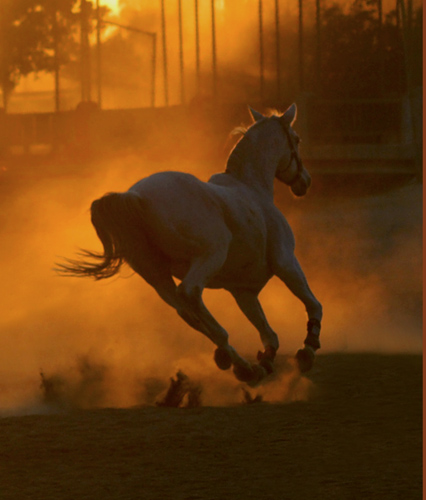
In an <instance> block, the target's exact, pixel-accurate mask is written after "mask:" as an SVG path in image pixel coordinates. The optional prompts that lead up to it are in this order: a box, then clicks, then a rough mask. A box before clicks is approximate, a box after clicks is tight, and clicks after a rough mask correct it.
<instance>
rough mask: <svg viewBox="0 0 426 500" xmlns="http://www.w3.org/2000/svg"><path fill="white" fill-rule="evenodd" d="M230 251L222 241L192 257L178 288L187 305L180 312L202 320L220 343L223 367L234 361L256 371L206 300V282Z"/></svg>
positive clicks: (205, 330)
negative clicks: (236, 349) (218, 244)
mask: <svg viewBox="0 0 426 500" xmlns="http://www.w3.org/2000/svg"><path fill="white" fill-rule="evenodd" d="M222 243H223V242H222ZM227 254H228V248H227V245H224V244H222V245H220V246H216V247H215V248H213V249H211V250H210V251H209V252H208V253H205V254H203V255H199V256H197V257H196V258H194V259H193V260H192V262H191V264H190V268H189V271H188V273H187V274H186V276H185V277H184V279H183V280H182V283H181V284H180V285H179V286H178V288H177V294H178V297H179V299H180V300H181V304H182V305H183V308H182V310H181V311H180V312H179V314H180V315H181V316H182V317H183V318H184V319H185V320H186V321H187V317H191V318H194V317H195V318H196V319H197V321H199V322H200V323H201V325H202V327H201V328H200V329H199V330H200V331H202V333H204V335H206V336H207V337H208V338H209V339H210V340H211V341H212V342H213V343H214V344H215V345H216V346H217V347H218V348H217V349H216V352H215V361H216V364H217V365H218V367H219V368H221V369H223V370H226V369H228V368H230V367H231V365H232V364H233V365H234V366H237V365H238V366H240V367H243V368H244V369H245V370H247V372H250V373H251V374H252V368H251V364H250V363H249V362H248V361H246V360H245V359H244V358H242V357H241V356H239V354H238V353H237V352H236V351H235V349H234V348H232V347H231V346H230V345H229V343H228V333H227V332H226V330H225V329H224V328H223V327H222V326H221V325H220V324H219V323H218V322H217V321H216V320H215V318H214V317H213V316H212V315H211V313H210V312H209V310H208V309H207V308H206V306H205V305H204V302H203V300H202V292H203V290H204V288H205V286H206V284H207V283H208V281H209V279H210V278H211V277H212V276H214V275H215V274H216V273H217V272H218V271H219V270H220V269H221V267H222V266H223V264H224V262H225V260H226V257H227ZM249 376H250V375H248V377H249Z"/></svg>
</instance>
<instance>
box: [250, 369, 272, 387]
mask: <svg viewBox="0 0 426 500" xmlns="http://www.w3.org/2000/svg"><path fill="white" fill-rule="evenodd" d="M252 369H253V376H252V379H251V380H248V381H247V385H249V386H250V387H256V386H257V385H259V384H260V382H262V380H263V379H264V378H266V377H267V376H268V375H270V373H269V372H268V371H267V370H266V369H265V368H264V367H263V366H262V365H261V364H259V365H252Z"/></svg>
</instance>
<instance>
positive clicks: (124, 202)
mask: <svg viewBox="0 0 426 500" xmlns="http://www.w3.org/2000/svg"><path fill="white" fill-rule="evenodd" d="M251 113H252V116H253V118H254V119H255V123H254V124H253V125H252V126H251V127H250V128H248V130H247V131H246V133H245V134H244V136H243V137H242V139H241V140H240V141H239V142H238V143H237V145H236V146H235V148H234V150H233V151H232V153H231V155H230V156H229V158H228V162H227V166H226V170H225V172H223V173H220V174H215V175H213V176H212V177H211V178H210V179H209V181H208V182H207V183H206V182H202V181H200V180H199V179H197V178H196V177H194V176H193V175H190V174H185V173H182V172H159V173H157V174H154V175H151V176H149V177H146V178H144V179H142V180H141V181H139V182H137V183H136V184H135V185H133V186H132V187H131V188H130V189H129V190H128V191H126V192H124V193H110V194H107V195H105V196H103V197H102V198H100V199H98V200H95V201H94V202H93V203H92V207H91V215H92V223H93V225H94V227H95V229H96V232H97V234H98V236H99V239H100V240H101V242H102V244H103V247H104V251H103V253H102V254H98V253H94V252H89V251H85V252H84V253H83V255H84V256H85V257H87V258H88V260H86V261H78V260H69V259H68V260H67V261H66V263H64V264H61V265H60V266H59V271H60V272H62V274H66V275H71V276H92V277H94V278H95V279H96V280H99V279H103V278H108V277H110V276H113V275H115V274H117V273H118V272H119V269H120V267H121V265H122V263H123V262H127V263H128V264H129V265H130V266H131V267H132V268H133V269H134V271H135V272H136V273H138V274H139V275H140V276H141V277H142V278H144V279H145V280H146V281H147V282H148V283H149V284H150V285H151V286H152V287H153V288H154V289H155V290H156V291H157V293H158V294H159V295H160V297H161V298H162V299H163V300H164V301H165V302H166V303H167V304H169V305H170V306H171V307H173V308H174V309H175V310H176V311H177V313H178V314H179V315H180V316H181V317H182V318H183V319H184V321H186V322H187V323H188V324H189V325H190V326H191V327H192V328H194V329H196V330H198V331H199V332H201V333H203V334H204V335H206V336H207V337H208V338H209V339H210V340H211V341H212V342H213V343H214V344H215V345H216V346H217V349H216V351H215V356H214V359H215V361H216V364H217V365H218V367H219V368H221V369H228V368H230V367H231V366H233V370H234V373H235V375H236V377H237V378H238V379H239V380H243V381H246V382H247V383H249V384H251V385H255V384H257V383H259V382H260V381H261V380H262V379H263V378H264V377H266V376H267V375H268V374H270V373H272V371H273V361H274V358H275V354H276V351H277V349H278V347H279V342H278V336H277V335H276V333H275V332H274V331H273V330H272V328H271V327H270V326H269V324H268V322H267V320H266V317H265V315H264V313H263V310H262V307H261V305H260V302H259V300H258V295H259V293H260V291H261V290H262V289H263V287H264V286H265V285H266V284H267V282H268V281H269V279H270V278H271V277H272V276H273V275H276V276H278V277H279V278H280V279H281V280H282V281H283V282H284V283H285V284H286V285H287V287H288V288H289V289H290V290H291V291H292V292H293V294H294V295H296V296H297V297H298V298H299V299H300V300H301V301H302V302H303V304H304V305H305V308H306V311H307V315H308V323H307V329H308V335H307V337H306V339H305V346H304V348H303V349H300V350H299V351H298V352H297V354H296V358H297V360H298V362H299V366H300V369H301V370H302V371H306V370H309V369H310V368H311V366H312V364H313V361H314V354H315V351H316V350H317V349H318V348H319V347H320V343H319V334H320V329H321V319H322V307H321V304H320V303H319V302H318V300H317V299H316V298H315V296H314V295H313V293H312V292H311V290H310V288H309V286H308V283H307V281H306V278H305V276H304V274H303V271H302V269H301V267H300V265H299V263H298V261H297V259H296V257H295V256H294V236H293V233H292V231H291V228H290V226H289V224H288V222H287V220H286V219H285V218H284V216H283V215H282V213H281V212H280V211H279V210H278V208H277V207H276V206H275V205H274V203H273V183H274V178H275V177H276V178H277V179H279V180H280V181H282V182H284V183H285V184H287V185H289V186H290V189H291V190H292V191H293V193H294V194H295V195H296V196H303V195H304V194H306V192H307V190H308V188H309V186H310V184H311V178H310V175H309V173H308V172H307V170H306V169H305V168H304V166H303V164H302V161H301V159H300V155H299V150H298V142H299V138H298V136H297V134H296V133H295V132H294V130H293V129H292V124H293V122H294V120H295V118H296V105H295V104H293V105H292V106H290V107H289V108H288V109H287V111H286V112H285V113H284V114H283V115H282V116H271V117H265V116H263V115H262V114H261V113H258V112H257V111H254V110H251ZM174 278H176V279H178V280H180V281H181V283H180V284H179V285H178V286H177V285H176V283H175V281H174ZM204 288H224V289H226V290H228V291H229V292H230V293H231V294H232V295H233V296H234V298H235V300H236V302H237V304H238V306H239V307H240V309H241V310H242V311H243V313H244V314H245V315H246V317H247V319H248V320H249V321H250V322H251V323H252V324H253V325H254V326H255V327H256V329H257V330H258V331H259V334H260V337H261V340H262V343H263V346H264V351H263V352H259V353H258V361H259V363H254V364H253V363H249V362H248V361H247V360H245V359H244V358H243V357H241V356H240V355H239V354H238V353H237V351H236V350H235V349H234V348H233V347H232V346H231V345H230V344H229V342H228V333H227V332H226V331H225V330H224V328H222V326H221V325H220V324H219V323H218V322H217V321H216V320H215V318H214V317H213V316H212V315H211V314H210V312H209V311H208V310H207V308H206V306H205V305H204V302H203V300H202V292H203V289H204Z"/></svg>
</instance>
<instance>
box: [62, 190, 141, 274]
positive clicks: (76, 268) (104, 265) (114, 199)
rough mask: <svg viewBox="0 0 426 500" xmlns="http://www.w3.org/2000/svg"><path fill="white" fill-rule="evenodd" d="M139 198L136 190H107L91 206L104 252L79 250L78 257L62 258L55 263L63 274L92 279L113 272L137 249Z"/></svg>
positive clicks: (139, 233)
mask: <svg viewBox="0 0 426 500" xmlns="http://www.w3.org/2000/svg"><path fill="white" fill-rule="evenodd" d="M141 201H142V200H141V198H140V196H139V195H138V194H137V193H133V192H131V191H126V192H124V193H108V194H106V195H105V196H103V197H102V198H100V199H98V200H95V201H94V202H93V203H92V206H91V208H90V212H91V220H92V224H93V226H94V228H95V230H96V233H97V235H98V237H99V239H100V240H101V242H102V245H103V253H98V252H92V251H90V250H81V251H80V252H79V253H78V255H79V257H81V259H65V262H64V263H60V264H57V267H56V269H55V270H56V271H57V272H58V273H59V274H60V275H62V276H77V277H86V276H88V277H93V278H95V280H101V279H105V278H110V277H112V276H114V275H116V274H117V273H118V272H119V270H120V267H121V266H122V264H123V262H124V260H128V259H129V258H131V256H132V254H133V253H134V252H135V251H136V247H137V241H138V237H139V238H143V233H142V215H143V214H142V212H141V208H142V205H141Z"/></svg>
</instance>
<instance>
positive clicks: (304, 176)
mask: <svg viewBox="0 0 426 500" xmlns="http://www.w3.org/2000/svg"><path fill="white" fill-rule="evenodd" d="M250 112H251V115H252V117H253V119H254V120H255V122H259V121H260V120H264V119H265V118H266V117H265V116H263V115H262V113H259V112H258V111H255V110H254V109H252V108H250ZM296 116H297V107H296V104H292V105H291V106H290V107H289V108H288V109H287V110H286V111H285V112H284V113H283V114H282V115H281V116H272V117H270V118H269V120H274V121H275V122H278V123H279V124H280V128H281V133H282V134H283V136H284V141H280V144H277V147H279V148H280V149H279V159H278V162H277V166H276V171H275V177H276V178H277V179H278V180H280V181H281V182H284V183H285V184H287V185H288V186H290V189H291V190H292V192H293V194H295V195H296V196H304V195H305V194H306V193H307V191H308V189H309V186H310V185H311V176H310V175H309V172H308V171H307V170H306V168H305V167H304V166H303V163H302V159H301V158H300V154H299V143H300V138H299V136H298V135H297V134H296V132H295V131H294V130H293V128H292V126H293V123H294V122H295V121H296ZM267 119H268V118H267ZM274 144H276V143H274Z"/></svg>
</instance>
